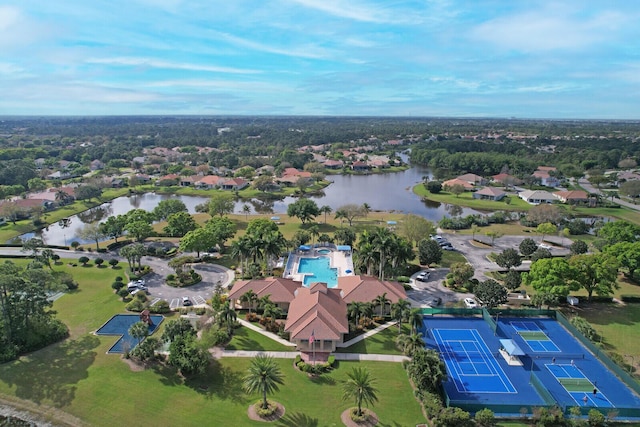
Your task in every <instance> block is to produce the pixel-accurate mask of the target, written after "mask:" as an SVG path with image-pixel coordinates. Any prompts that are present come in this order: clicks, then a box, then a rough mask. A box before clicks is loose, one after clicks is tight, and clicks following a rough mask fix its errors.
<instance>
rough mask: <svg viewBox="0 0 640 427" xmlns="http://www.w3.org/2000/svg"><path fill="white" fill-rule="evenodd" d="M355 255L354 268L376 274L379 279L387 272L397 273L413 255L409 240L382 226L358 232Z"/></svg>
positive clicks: (368, 273) (382, 278)
mask: <svg viewBox="0 0 640 427" xmlns="http://www.w3.org/2000/svg"><path fill="white" fill-rule="evenodd" d="M355 255H356V260H355V264H356V268H357V269H358V270H359V271H364V272H366V274H367V275H368V276H371V275H377V276H378V278H379V279H380V280H384V278H385V275H386V274H387V273H389V274H395V273H398V272H399V271H400V269H403V268H404V266H405V265H406V263H407V262H408V261H410V260H412V259H413V257H414V256H415V255H414V252H413V245H412V243H411V242H410V241H408V240H407V239H405V238H404V237H402V236H398V235H397V234H395V233H394V232H393V231H391V230H389V229H388V228H382V227H376V228H374V229H372V230H364V231H363V232H362V233H361V234H360V237H359V239H358V244H357V248H356V254H355Z"/></svg>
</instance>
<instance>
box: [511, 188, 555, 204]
mask: <svg viewBox="0 0 640 427" xmlns="http://www.w3.org/2000/svg"><path fill="white" fill-rule="evenodd" d="M518 197H520V198H521V199H522V200H524V201H525V202H527V203H529V204H530V205H539V204H542V203H553V202H554V201H555V200H556V198H555V197H553V194H551V193H549V192H548V191H544V190H526V191H522V192H520V193H518Z"/></svg>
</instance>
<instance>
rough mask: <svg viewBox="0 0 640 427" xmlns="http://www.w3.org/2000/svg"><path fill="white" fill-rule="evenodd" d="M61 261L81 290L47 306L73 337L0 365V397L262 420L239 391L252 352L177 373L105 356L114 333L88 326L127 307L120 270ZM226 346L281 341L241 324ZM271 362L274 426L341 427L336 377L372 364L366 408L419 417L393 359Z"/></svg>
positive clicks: (95, 420) (125, 418) (156, 416)
mask: <svg viewBox="0 0 640 427" xmlns="http://www.w3.org/2000/svg"><path fill="white" fill-rule="evenodd" d="M13 261H14V262H16V263H18V264H20V263H24V262H27V261H26V260H13ZM67 262H68V261H64V262H63V263H62V264H61V265H57V266H55V267H54V268H55V269H56V270H66V271H69V272H70V273H72V274H73V275H74V277H75V278H76V280H78V282H79V283H80V288H79V289H78V290H77V291H75V292H73V293H70V294H68V295H65V296H63V297H62V298H60V299H58V300H56V301H55V303H54V309H55V310H56V311H57V312H58V318H60V319H61V320H62V321H63V322H65V323H66V324H67V325H68V326H69V328H70V332H71V337H70V338H69V339H67V340H65V341H63V342H60V343H57V344H53V345H51V346H49V347H47V348H45V349H42V350H40V351H37V352H34V353H32V354H29V355H27V356H24V357H22V358H20V359H19V360H17V361H14V362H11V363H6V364H4V365H0V399H3V398H5V400H7V401H10V402H11V401H13V402H15V401H29V402H33V403H35V404H36V405H37V406H38V409H42V410H43V411H45V412H48V413H49V414H50V416H51V417H52V418H54V419H56V418H59V417H56V414H55V413H52V411H49V410H47V409H46V408H48V407H53V408H57V409H60V410H62V411H64V412H67V413H69V414H71V415H73V416H75V417H78V418H80V419H82V420H84V421H85V422H86V423H88V424H90V425H95V426H111V425H184V426H190V425H193V426H196V425H212V424H216V423H220V422H223V420H224V422H225V423H227V424H228V425H234V426H259V425H264V424H263V423H261V422H253V421H250V420H248V418H247V416H246V413H247V407H248V406H249V405H250V404H252V403H254V402H255V401H257V400H258V396H257V395H254V396H247V395H246V394H245V393H244V391H243V390H242V377H243V376H244V374H245V372H246V369H247V367H248V365H249V363H250V360H249V359H242V358H238V359H236V358H228V359H222V360H219V361H214V362H212V364H211V365H210V367H209V369H208V370H207V372H206V373H205V374H204V375H201V376H198V377H197V378H191V379H184V378H182V377H181V376H180V375H178V374H177V373H176V372H175V371H174V370H173V369H171V368H166V367H164V366H161V365H157V366H152V367H149V368H147V369H146V370H143V371H141V372H134V371H132V370H131V369H130V368H129V366H128V365H127V364H126V363H124V362H123V361H122V360H121V359H120V357H119V356H117V355H107V354H106V351H107V350H108V348H109V347H110V346H111V345H112V344H113V342H114V340H115V339H114V337H110V336H106V337H98V336H95V335H92V334H91V331H94V330H96V329H97V328H98V327H99V326H100V325H102V324H103V323H104V322H105V321H106V320H108V319H109V318H110V317H111V316H112V315H113V314H117V313H122V312H123V311H124V307H123V303H122V302H121V301H120V299H119V298H118V297H116V296H115V295H114V294H113V290H112V289H111V287H110V285H111V283H112V282H113V280H114V278H115V276H117V275H120V274H122V270H120V269H116V270H112V269H111V268H100V269H99V268H96V267H95V266H92V267H71V266H69V265H68V264H67ZM161 332H162V331H158V332H156V333H161ZM396 332H397V330H396ZM232 345H233V346H234V348H239V349H256V348H258V347H261V348H264V349H265V350H266V349H273V350H281V349H282V347H280V345H279V344H274V343H270V342H268V341H265V339H264V337H263V336H259V337H258V336H256V335H255V333H253V332H246V330H245V329H244V328H241V329H240V330H239V331H238V336H237V337H236V338H234V342H232ZM287 349H288V348H287ZM277 363H278V365H279V366H280V367H281V369H282V371H283V373H284V375H285V384H284V386H283V387H281V390H280V392H278V393H276V394H275V395H274V396H273V399H274V400H276V401H278V402H280V403H282V404H283V405H284V406H285V408H286V415H285V417H284V419H283V420H281V421H280V422H278V423H275V425H279V426H299V425H318V426H319V425H328V426H330V425H341V424H340V414H341V412H342V411H343V410H345V409H347V408H348V407H350V406H353V402H343V401H342V399H341V396H342V389H341V383H342V381H343V380H344V379H345V378H346V374H347V372H349V371H350V370H351V368H352V367H353V366H356V365H357V366H364V367H366V368H367V369H369V370H370V371H371V375H372V377H373V378H374V379H376V381H377V384H376V385H377V388H378V390H379V402H378V404H377V405H376V406H375V407H374V408H373V409H374V411H375V412H376V413H377V414H378V417H379V418H380V425H390V426H392V425H398V426H405V425H415V424H418V423H420V422H423V421H424V418H423V416H422V414H421V410H420V406H419V404H418V403H417V402H416V400H415V398H414V397H413V392H412V389H411V387H410V385H409V382H408V379H407V376H406V373H405V372H404V369H403V368H402V365H401V364H399V363H383V362H340V363H339V364H338V366H337V369H335V370H334V371H333V372H331V373H330V374H327V375H323V376H321V377H319V378H317V379H310V378H309V377H308V376H307V375H306V374H304V373H302V372H298V371H297V370H295V369H294V368H293V366H292V365H293V361H292V360H278V361H277Z"/></svg>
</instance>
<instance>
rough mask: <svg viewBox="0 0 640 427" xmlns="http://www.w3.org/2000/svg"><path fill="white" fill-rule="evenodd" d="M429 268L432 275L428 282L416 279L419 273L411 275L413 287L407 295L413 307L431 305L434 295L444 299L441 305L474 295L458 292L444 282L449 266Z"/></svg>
mask: <svg viewBox="0 0 640 427" xmlns="http://www.w3.org/2000/svg"><path fill="white" fill-rule="evenodd" d="M427 270H429V271H430V272H431V275H430V276H429V280H427V281H426V282H421V281H418V280H415V277H416V276H417V275H418V273H416V274H414V275H413V276H411V286H412V287H413V289H412V290H409V291H407V297H408V298H409V300H410V301H411V305H412V306H413V307H429V302H430V301H431V300H432V299H433V298H434V297H439V298H440V299H442V304H441V305H445V304H447V303H455V302H458V301H461V300H463V299H464V298H466V297H468V296H473V295H472V294H464V293H456V292H455V291H453V290H451V289H450V288H447V287H445V286H444V285H443V284H442V282H443V281H444V279H445V276H446V275H447V273H449V269H448V268H429V269H427Z"/></svg>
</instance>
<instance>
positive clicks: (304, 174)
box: [282, 168, 311, 178]
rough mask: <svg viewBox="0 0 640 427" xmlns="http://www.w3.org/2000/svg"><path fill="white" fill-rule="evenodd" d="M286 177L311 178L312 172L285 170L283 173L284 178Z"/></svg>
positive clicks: (293, 169) (294, 169)
mask: <svg viewBox="0 0 640 427" xmlns="http://www.w3.org/2000/svg"><path fill="white" fill-rule="evenodd" d="M285 176H295V177H297V178H311V172H307V171H301V170H298V169H296V168H285V170H284V171H282V177H285Z"/></svg>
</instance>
